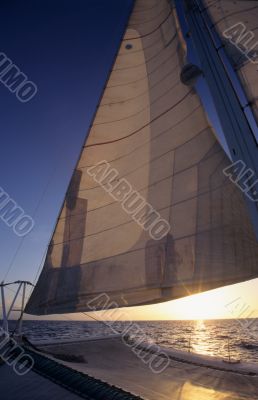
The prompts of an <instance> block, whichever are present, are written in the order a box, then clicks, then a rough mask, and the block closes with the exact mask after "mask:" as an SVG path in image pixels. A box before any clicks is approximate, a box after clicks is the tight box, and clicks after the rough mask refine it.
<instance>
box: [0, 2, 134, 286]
mask: <svg viewBox="0 0 258 400" xmlns="http://www.w3.org/2000/svg"><path fill="white" fill-rule="evenodd" d="M131 5H132V2H131V0H123V1H121V0H108V1H107V0H76V1H71V0H70V1H69V0H54V1H53V0H52V1H51V0H44V1H43V0H37V1H35V0H34V1H32V0H26V1H25V0H23V1H21V0H12V1H10V0H8V1H7V0H5V1H4V0H2V2H1V6H0V36H1V39H2V40H1V48H0V51H1V52H3V53H5V54H6V55H7V56H8V57H9V58H10V59H11V60H12V62H13V63H14V64H16V65H17V66H18V67H19V68H20V69H21V71H22V72H24V73H25V74H26V75H27V76H28V79H29V80H31V81H33V82H34V83H35V84H36V85H37V87H38V93H37V94H36V96H35V97H34V98H33V99H32V100H31V101H29V102H28V103H21V102H19V101H18V100H17V98H16V96H15V94H13V93H11V92H10V91H9V90H8V89H7V88H6V87H5V86H4V85H3V84H1V83H0V101H1V147H0V164H1V168H0V186H1V187H2V188H3V189H4V190H5V191H6V192H8V194H9V195H10V196H11V197H12V198H13V199H14V200H15V201H16V202H17V203H18V204H19V206H21V207H22V208H23V209H24V210H25V211H26V213H28V214H30V215H31V216H33V218H34V219H35V228H34V229H33V231H32V232H31V233H30V234H29V235H28V236H26V237H25V239H20V238H17V237H16V236H15V234H14V233H13V231H12V229H11V228H9V227H7V226H6V225H5V224H4V223H3V222H2V221H0V238H1V267H0V280H2V279H3V278H4V277H5V274H6V271H7V270H8V268H9V267H10V263H12V268H11V270H10V273H9V274H8V276H7V278H6V279H7V280H8V281H10V280H12V279H28V280H33V278H34V276H35V273H36V271H37V269H38V266H39V262H40V259H41V257H42V255H43V252H44V250H45V248H46V245H47V243H48V241H49V237H50V234H51V231H52V229H53V226H54V224H55V220H56V217H57V213H58V210H59V207H60V204H61V202H62V200H63V197H64V193H65V190H66V188H67V185H68V182H69V179H70V176H71V174H72V170H73V167H74V165H75V162H76V160H77V158H78V154H79V152H80V149H81V145H82V143H83V141H84V139H85V135H86V132H87V130H88V127H89V124H90V120H91V117H92V115H93V112H94V110H95V107H96V105H97V102H98V99H99V96H100V94H101V91H102V88H103V85H104V83H105V81H106V78H107V74H108V71H109V68H110V66H111V64H112V61H113V58H114V55H115V52H116V49H117V46H118V44H119V40H120V37H121V35H122V33H123V30H124V27H125V22H126V20H127V17H128V13H129V12H130V9H131ZM19 246H20V247H19ZM18 248H19V251H18V253H17V255H16V256H15V254H16V251H17V250H18ZM14 256H15V259H14V260H13V257H14ZM12 260H13V261H12Z"/></svg>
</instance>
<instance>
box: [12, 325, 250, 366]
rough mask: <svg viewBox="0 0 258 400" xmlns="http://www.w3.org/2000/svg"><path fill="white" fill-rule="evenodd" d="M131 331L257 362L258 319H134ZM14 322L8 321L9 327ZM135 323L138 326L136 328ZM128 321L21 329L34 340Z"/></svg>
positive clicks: (98, 331) (109, 329)
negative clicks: (140, 320)
mask: <svg viewBox="0 0 258 400" xmlns="http://www.w3.org/2000/svg"><path fill="white" fill-rule="evenodd" d="M135 324H136V326H135V325H134V329H133V331H134V333H135V332H136V331H137V329H138V332H136V333H135V334H136V336H141V337H144V339H145V340H149V341H154V342H155V343H157V344H159V345H162V346H165V347H169V348H176V349H181V350H189V349H191V351H192V352H195V353H199V354H206V355H211V356H219V357H223V358H227V357H228V356H229V353H230V356H231V357H232V358H238V359H241V360H242V361H246V362H256V363H258V319H253V320H242V321H241V320H210V321H150V322H148V321H144V322H139V321H136V322H135ZM14 326H15V323H14V322H11V328H14ZM137 326H138V328H137ZM129 327H130V322H116V323H112V322H110V321H109V322H106V323H103V322H95V321H94V322H93V321H92V322H91V321H84V322H82V321H24V325H23V331H24V333H25V334H26V335H27V336H28V338H29V339H30V340H32V341H34V342H37V341H43V340H49V339H75V338H84V337H89V336H91V337H94V336H96V335H103V334H105V335H106V334H107V335H108V334H113V333H119V332H122V331H125V330H126V329H129Z"/></svg>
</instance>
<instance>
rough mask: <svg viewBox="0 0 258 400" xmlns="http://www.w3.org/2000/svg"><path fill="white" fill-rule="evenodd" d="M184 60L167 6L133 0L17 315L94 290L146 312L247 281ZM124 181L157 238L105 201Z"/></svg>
mask: <svg viewBox="0 0 258 400" xmlns="http://www.w3.org/2000/svg"><path fill="white" fill-rule="evenodd" d="M184 56H185V55H184V44H183V42H182V39H181V35H180V32H179V31H178V24H177V19H176V14H175V11H174V10H173V9H172V8H171V4H170V2H168V1H166V0H136V1H135V4H134V8H133V11H132V14H131V16H130V18H129V21H128V25H127V28H126V32H125V35H124V38H123V40H122V41H121V45H120V48H119V51H118V55H117V57H116V60H115V62H114V66H113V69H112V71H111V74H110V77H109V79H108V82H107V84H106V87H105V90H104V93H103V96H102V98H101V101H100V104H99V106H98V110H97V113H96V115H95V118H94V121H93V124H92V126H91V129H90V132H89V136H88V139H87V141H86V144H85V146H84V148H83V149H82V153H81V155H80V159H79V161H78V164H77V167H76V170H75V172H74V175H73V177H72V180H71V183H70V186H69V188H68V191H67V194H66V198H65V201H64V205H63V208H62V211H61V213H60V215H59V218H58V221H57V225H56V228H55V232H54V234H53V237H52V240H51V243H50V246H49V249H48V254H47V257H46V261H45V265H44V268H43V271H42V273H41V276H40V278H39V281H38V283H37V286H36V288H35V290H34V292H33V294H32V296H31V298H30V301H29V303H28V305H27V309H26V312H28V313H30V314H40V315H41V314H53V313H67V312H79V311H85V310H88V309H89V307H88V303H89V301H91V300H92V299H94V298H95V297H96V296H98V295H101V294H102V293H106V294H107V295H108V296H109V298H110V300H111V301H114V304H117V305H118V306H121V307H122V306H131V305H139V304H148V303H154V302H159V301H165V300H169V299H175V298H179V297H183V296H187V295H189V294H192V293H196V292H201V291H204V290H208V289H212V288H216V287H219V286H223V285H226V284H232V283H236V282H240V281H244V280H248V279H251V278H254V277H257V275H258V265H257V255H258V253H257V242H256V239H255V236H254V233H253V229H252V226H251V224H250V221H249V218H248V215H247V211H246V207H245V202H244V199H243V195H242V193H241V192H240V191H239V189H238V188H236V187H235V186H234V185H233V183H231V181H230V180H229V179H227V178H226V177H225V176H224V175H223V172H222V170H223V168H224V167H225V166H227V165H228V160H227V158H226V156H225V154H224V152H223V150H222V149H221V147H220V145H219V143H218V142H217V140H216V138H215V135H214V133H213V131H212V129H211V127H210V126H209V123H208V121H207V118H206V116H205V113H204V110H203V107H202V105H201V102H200V99H199V98H198V96H197V94H196V93H195V91H194V90H193V89H192V88H191V87H189V86H185V85H184V84H183V83H181V80H180V73H181V70H182V67H183V62H184V59H185V57H184ZM96 165H101V166H102V167H103V166H104V167H103V169H102V170H101V171H102V172H101V171H100V169H98V170H97V169H95V168H94V166H96ZM105 168H108V169H106V172H110V168H113V171H112V173H114V175H113V181H111V182H110V181H109V182H108V179H106V180H103V182H104V187H103V182H102V183H99V182H100V181H99V180H97V181H96V176H95V177H94V171H95V172H96V171H98V172H99V175H101V173H103V170H105ZM89 171H90V173H89ZM114 171H115V172H114ZM116 171H117V173H116ZM125 182H126V183H127V184H129V185H130V186H131V190H132V191H131V192H130V195H131V196H132V193H136V194H137V193H139V195H140V196H141V199H144V201H145V204H149V205H151V207H153V209H154V210H155V212H156V213H158V214H159V215H160V218H161V219H162V220H164V221H166V222H167V224H168V225H167V226H169V227H170V229H169V232H167V234H166V235H165V236H163V237H159V238H158V237H157V235H156V237H155V235H153V232H151V229H146V227H147V225H148V221H147V222H146V224H145V226H144V224H140V223H139V221H140V219H139V214H138V216H137V212H132V209H129V205H128V204H127V208H126V210H125V207H124V203H123V202H121V201H117V200H115V198H114V192H115V191H116V190H115V189H114V188H115V187H117V186H116V185H119V184H121V183H125ZM108 187H109V189H110V187H111V189H112V188H113V189H112V190H111V191H110V190H109V192H107V188H108ZM128 196H129V195H128ZM135 196H136V195H135ZM131 199H133V197H131ZM122 203H123V204H122ZM146 209H147V207H145V208H143V210H146ZM130 211H131V212H130ZM151 222H153V221H151ZM151 222H150V226H153V225H151Z"/></svg>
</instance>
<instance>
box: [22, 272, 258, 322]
mask: <svg viewBox="0 0 258 400" xmlns="http://www.w3.org/2000/svg"><path fill="white" fill-rule="evenodd" d="M257 285H258V279H253V280H251V281H247V282H242V283H238V284H235V285H230V286H225V287H222V288H219V289H214V290H210V291H208V292H203V293H199V294H194V295H190V296H187V297H184V298H181V299H177V300H170V301H167V302H164V303H158V304H154V305H148V306H138V307H125V308H119V309H115V310H114V309H113V310H109V311H98V312H87V313H86V314H82V313H75V314H64V315H52V316H46V317H43V318H42V317H34V316H29V315H26V318H25V319H44V320H45V319H47V320H86V321H91V320H95V319H96V320H99V321H103V320H120V321H122V320H129V321H130V320H131V321H151V320H154V321H155V320H156V321H157V320H208V319H234V318H235V319H243V318H244V319H247V318H257V317H258V291H257Z"/></svg>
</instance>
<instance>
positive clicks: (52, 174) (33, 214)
mask: <svg viewBox="0 0 258 400" xmlns="http://www.w3.org/2000/svg"><path fill="white" fill-rule="evenodd" d="M57 168H58V164H56V166H55V167H54V168H53V170H52V172H51V174H50V176H49V179H48V180H47V184H46V186H45V188H44V190H43V192H42V194H41V196H40V197H39V200H38V202H37V204H36V206H35V208H34V211H33V213H32V217H33V219H34V218H35V215H36V214H37V212H38V210H39V207H40V205H41V203H42V201H43V199H44V197H45V196H46V193H47V190H48V188H49V186H50V183H51V181H52V179H53V177H54V175H55V173H56V171H57ZM25 238H26V236H24V237H23V238H22V239H21V241H20V243H19V245H18V247H17V249H16V252H15V254H14V256H13V257H12V259H11V262H10V264H9V266H8V269H7V271H6V273H5V275H4V278H3V281H5V280H6V279H7V277H8V275H9V273H10V272H11V270H12V268H13V265H14V262H15V260H16V257H17V255H18V253H19V251H20V249H21V247H22V245H23V243H24V240H25Z"/></svg>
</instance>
